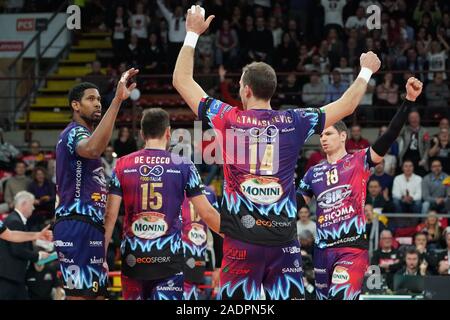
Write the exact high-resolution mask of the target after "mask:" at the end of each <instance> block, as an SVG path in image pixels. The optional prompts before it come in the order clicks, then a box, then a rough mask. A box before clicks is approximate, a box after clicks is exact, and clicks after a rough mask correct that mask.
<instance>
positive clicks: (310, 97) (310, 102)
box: [302, 71, 327, 107]
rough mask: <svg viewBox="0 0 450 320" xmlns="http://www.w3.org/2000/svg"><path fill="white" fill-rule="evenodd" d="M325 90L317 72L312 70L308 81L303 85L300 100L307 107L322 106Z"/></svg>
mask: <svg viewBox="0 0 450 320" xmlns="http://www.w3.org/2000/svg"><path fill="white" fill-rule="evenodd" d="M326 91H327V89H326V87H325V85H324V84H323V83H322V82H321V81H320V77H319V73H318V72H317V71H313V72H312V73H311V76H310V77H309V82H308V83H306V84H305V85H304V86H303V89H302V100H303V102H304V103H305V105H307V106H308V107H317V106H322V105H323V104H324V103H325V93H326Z"/></svg>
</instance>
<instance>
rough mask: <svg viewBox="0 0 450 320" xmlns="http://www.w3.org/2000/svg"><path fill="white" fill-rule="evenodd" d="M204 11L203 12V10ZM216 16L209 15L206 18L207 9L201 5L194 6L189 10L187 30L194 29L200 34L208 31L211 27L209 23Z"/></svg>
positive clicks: (193, 30)
mask: <svg viewBox="0 0 450 320" xmlns="http://www.w3.org/2000/svg"><path fill="white" fill-rule="evenodd" d="M202 11H203V12H202ZM214 18H215V16H213V15H212V16H209V17H208V18H207V19H206V20H205V11H204V9H203V8H202V7H200V6H192V7H191V8H190V9H189V10H188V11H187V16H186V31H187V32H189V31H192V32H195V33H196V34H198V35H201V34H202V33H203V32H205V31H206V29H208V28H209V24H210V23H211V21H212V19H214Z"/></svg>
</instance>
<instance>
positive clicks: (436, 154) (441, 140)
mask: <svg viewBox="0 0 450 320" xmlns="http://www.w3.org/2000/svg"><path fill="white" fill-rule="evenodd" d="M428 156H429V157H430V161H431V162H432V161H433V160H439V161H440V162H441V164H442V171H444V172H445V173H447V174H448V173H449V172H450V143H449V131H448V129H441V130H440V131H439V134H438V136H437V137H433V139H432V141H431V147H430V149H429V150H428Z"/></svg>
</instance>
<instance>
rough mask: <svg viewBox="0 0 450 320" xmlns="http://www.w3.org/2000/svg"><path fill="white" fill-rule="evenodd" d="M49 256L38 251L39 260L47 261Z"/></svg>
mask: <svg viewBox="0 0 450 320" xmlns="http://www.w3.org/2000/svg"><path fill="white" fill-rule="evenodd" d="M49 255H50V254H49V253H48V252H45V251H39V260H44V259H47V258H48V256H49Z"/></svg>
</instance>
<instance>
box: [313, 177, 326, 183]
mask: <svg viewBox="0 0 450 320" xmlns="http://www.w3.org/2000/svg"><path fill="white" fill-rule="evenodd" d="M322 181H323V177H322V178H318V179H314V180H313V181H311V183H317V182H322Z"/></svg>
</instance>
